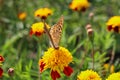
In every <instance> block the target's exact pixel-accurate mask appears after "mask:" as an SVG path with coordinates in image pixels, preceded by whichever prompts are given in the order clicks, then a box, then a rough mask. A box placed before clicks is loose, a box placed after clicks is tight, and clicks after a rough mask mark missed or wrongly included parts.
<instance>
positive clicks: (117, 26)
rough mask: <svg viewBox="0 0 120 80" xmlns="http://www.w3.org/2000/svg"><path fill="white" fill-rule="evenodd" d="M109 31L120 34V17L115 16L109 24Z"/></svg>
mask: <svg viewBox="0 0 120 80" xmlns="http://www.w3.org/2000/svg"><path fill="white" fill-rule="evenodd" d="M107 29H108V31H114V32H117V33H119V32H120V16H113V17H111V18H110V19H109V20H108V22H107Z"/></svg>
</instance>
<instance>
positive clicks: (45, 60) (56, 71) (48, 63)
mask: <svg viewBox="0 0 120 80" xmlns="http://www.w3.org/2000/svg"><path fill="white" fill-rule="evenodd" d="M70 62H72V55H71V53H70V52H69V51H68V50H67V49H65V48H64V47H59V49H54V48H49V49H48V51H46V52H45V53H44V56H43V57H42V59H40V60H39V66H40V72H43V71H44V70H46V69H48V68H50V69H51V77H52V79H53V80H56V79H57V78H60V77H61V76H60V72H61V71H62V72H63V73H64V74H65V75H66V76H70V75H71V74H72V73H73V69H72V68H71V67H70V66H69V63H70Z"/></svg>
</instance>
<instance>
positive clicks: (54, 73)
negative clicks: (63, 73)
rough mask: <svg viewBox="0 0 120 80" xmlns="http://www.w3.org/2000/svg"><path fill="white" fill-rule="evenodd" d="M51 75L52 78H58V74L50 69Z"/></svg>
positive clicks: (54, 79)
mask: <svg viewBox="0 0 120 80" xmlns="http://www.w3.org/2000/svg"><path fill="white" fill-rule="evenodd" d="M51 77H52V79H53V80H56V79H57V78H60V74H59V73H58V72H57V71H53V70H52V71H51Z"/></svg>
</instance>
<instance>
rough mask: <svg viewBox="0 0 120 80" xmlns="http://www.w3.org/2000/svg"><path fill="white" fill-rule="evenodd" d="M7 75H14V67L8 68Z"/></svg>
mask: <svg viewBox="0 0 120 80" xmlns="http://www.w3.org/2000/svg"><path fill="white" fill-rule="evenodd" d="M8 75H9V76H13V75H14V69H13V68H9V69H8Z"/></svg>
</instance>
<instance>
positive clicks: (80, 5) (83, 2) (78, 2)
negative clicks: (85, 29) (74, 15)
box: [69, 0, 90, 11]
mask: <svg viewBox="0 0 120 80" xmlns="http://www.w3.org/2000/svg"><path fill="white" fill-rule="evenodd" d="M89 6H90V3H89V2H88V1H87V0H73V1H72V2H71V3H70V4H69V7H70V8H71V9H72V10H74V11H85V10H86V9H87V8H88V7H89Z"/></svg>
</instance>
